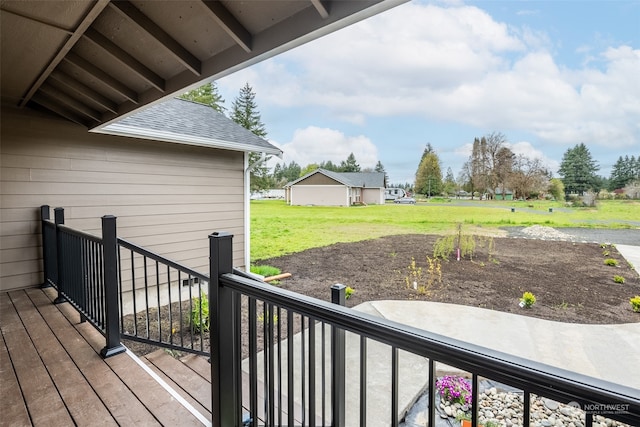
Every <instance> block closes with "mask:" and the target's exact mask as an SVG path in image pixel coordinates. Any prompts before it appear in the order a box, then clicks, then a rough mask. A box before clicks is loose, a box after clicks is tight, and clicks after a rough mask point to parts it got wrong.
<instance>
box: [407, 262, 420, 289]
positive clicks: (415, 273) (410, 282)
mask: <svg viewBox="0 0 640 427" xmlns="http://www.w3.org/2000/svg"><path fill="white" fill-rule="evenodd" d="M407 270H408V274H407V276H406V277H405V278H404V281H405V283H406V284H407V288H413V289H418V283H420V281H421V279H422V267H418V265H417V264H416V259H415V258H414V257H411V264H409V266H408V267H407Z"/></svg>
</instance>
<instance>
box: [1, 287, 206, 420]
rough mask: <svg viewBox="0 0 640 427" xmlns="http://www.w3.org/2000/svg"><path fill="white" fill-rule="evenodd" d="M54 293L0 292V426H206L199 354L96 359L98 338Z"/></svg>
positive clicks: (100, 338) (203, 367)
mask: <svg viewBox="0 0 640 427" xmlns="http://www.w3.org/2000/svg"><path fill="white" fill-rule="evenodd" d="M54 296H55V291H54V290H53V289H45V290H41V289H27V290H21V291H13V292H9V293H1V294H0V330H1V332H2V334H1V337H0V339H1V340H2V342H1V344H2V345H0V384H1V386H0V426H31V425H33V426H39V425H43V426H44V425H46V426H52V425H55V426H67V425H78V426H101V425H105V426H111V425H113V426H116V425H121V426H133V425H136V426H138V425H140V426H143V425H144V426H153V425H165V426H177V425H179V426H202V425H210V424H211V385H210V367H209V364H208V362H207V361H206V359H204V358H202V357H197V356H192V355H190V356H186V357H183V358H182V359H181V361H179V360H176V359H174V358H172V357H171V356H169V355H168V354H167V353H166V352H164V351H163V350H159V351H157V352H155V353H152V354H150V355H147V356H146V357H144V358H141V359H138V361H140V360H141V363H139V362H138V361H136V359H135V358H134V357H132V356H131V354H130V353H128V352H127V353H122V354H119V355H117V356H113V357H110V358H108V359H106V360H104V359H102V357H100V354H99V352H100V350H101V349H102V347H104V343H105V340H104V337H103V336H102V335H101V334H100V333H99V332H97V331H96V330H95V329H94V328H93V327H92V326H91V325H90V324H88V323H80V315H79V314H78V313H77V312H76V311H75V310H74V309H73V308H72V307H71V306H70V305H69V304H67V303H64V304H59V305H54V304H53V303H52V300H53V299H54ZM145 368H146V369H145ZM151 372H153V373H151Z"/></svg>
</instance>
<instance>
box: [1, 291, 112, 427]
mask: <svg viewBox="0 0 640 427" xmlns="http://www.w3.org/2000/svg"><path fill="white" fill-rule="evenodd" d="M10 296H11V299H12V302H13V304H14V306H15V308H16V309H17V310H18V313H19V314H20V318H21V319H22V323H23V324H24V326H25V328H26V330H27V332H28V333H29V336H30V337H31V341H32V342H33V344H34V346H35V348H36V350H37V351H38V354H39V355H40V358H41V359H42V362H43V363H44V365H45V367H46V368H47V371H48V372H49V375H50V376H51V377H52V378H53V379H54V382H55V385H56V388H57V389H58V392H59V393H60V396H61V398H62V400H63V401H64V403H65V405H66V407H67V410H68V411H69V413H70V414H71V417H72V418H73V419H74V421H75V422H76V423H78V424H81V425H89V424H94V425H100V426H116V425H117V423H116V422H115V421H114V419H113V418H112V417H111V416H110V414H109V411H108V410H107V408H106V407H105V405H104V404H103V403H102V401H101V400H100V398H99V397H98V395H97V394H96V392H95V391H94V389H93V388H92V387H91V385H90V384H89V382H88V381H87V380H86V378H85V376H84V375H82V372H81V371H80V370H79V369H78V367H77V366H76V364H75V363H74V361H73V359H72V358H71V357H69V354H71V353H73V352H74V351H76V350H77V348H78V347H79V346H80V345H82V342H81V341H76V342H75V343H74V344H75V345H74V347H70V348H68V349H67V350H65V348H64V347H63V346H62V344H60V342H59V341H58V339H57V338H56V336H55V334H54V333H53V332H52V331H51V329H50V328H49V326H47V324H46V323H45V321H44V319H43V318H42V316H41V314H40V312H39V311H38V307H37V305H38V304H40V305H42V301H40V302H35V303H34V302H32V301H31V299H29V296H28V295H27V294H26V293H24V292H12V293H10Z"/></svg>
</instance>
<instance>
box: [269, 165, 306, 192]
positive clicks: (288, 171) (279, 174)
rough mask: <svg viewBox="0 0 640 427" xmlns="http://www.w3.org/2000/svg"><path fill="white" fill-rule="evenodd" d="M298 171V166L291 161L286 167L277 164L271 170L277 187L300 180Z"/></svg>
mask: <svg viewBox="0 0 640 427" xmlns="http://www.w3.org/2000/svg"><path fill="white" fill-rule="evenodd" d="M300 170H301V169H300V165H299V164H297V163H296V162H294V161H293V160H292V161H291V162H290V163H289V164H288V165H287V164H285V163H283V164H282V165H280V163H277V164H276V165H275V167H274V169H273V177H274V179H275V181H276V182H277V184H278V186H283V185H285V184H287V183H288V182H291V181H295V180H296V179H298V178H300Z"/></svg>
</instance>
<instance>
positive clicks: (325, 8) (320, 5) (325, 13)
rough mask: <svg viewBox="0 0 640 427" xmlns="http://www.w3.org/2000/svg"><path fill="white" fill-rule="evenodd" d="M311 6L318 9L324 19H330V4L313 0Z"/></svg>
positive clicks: (325, 1)
mask: <svg viewBox="0 0 640 427" xmlns="http://www.w3.org/2000/svg"><path fill="white" fill-rule="evenodd" d="M311 4H312V5H313V7H315V8H316V10H317V11H318V13H319V14H320V16H321V17H322V19H326V18H328V17H329V2H328V1H327V0H311Z"/></svg>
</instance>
